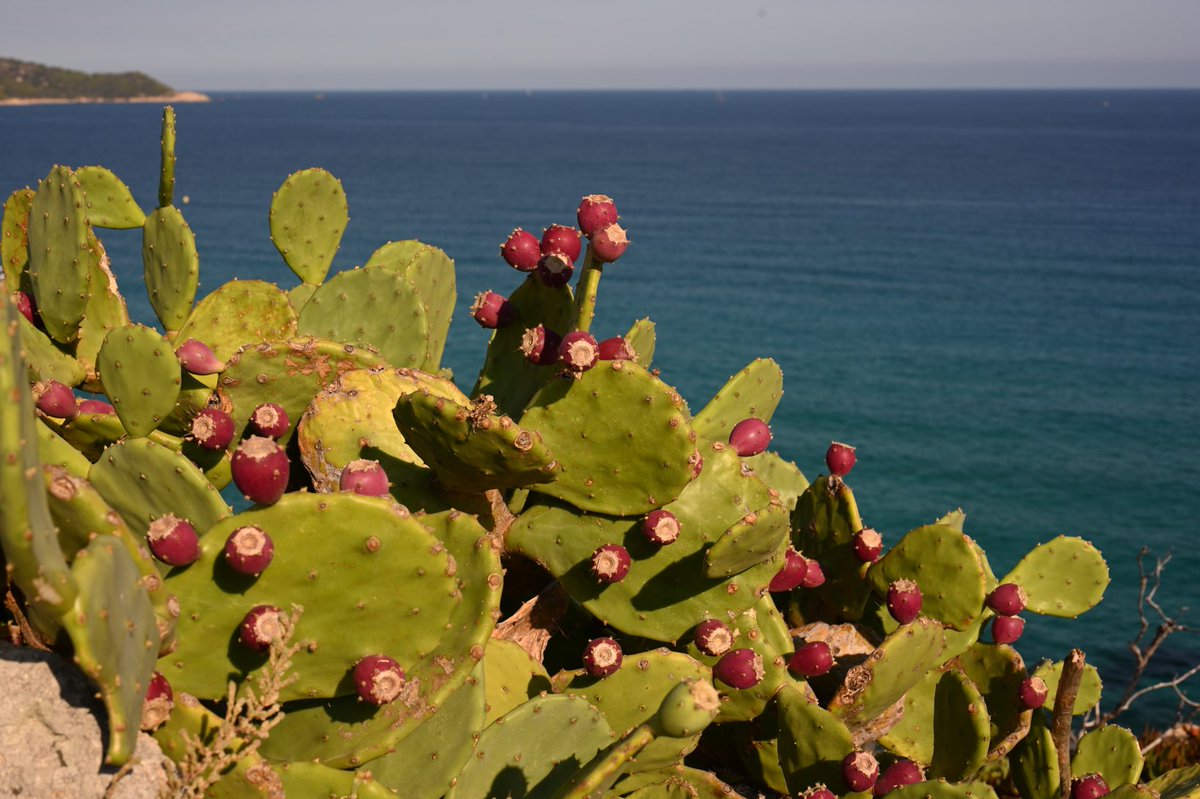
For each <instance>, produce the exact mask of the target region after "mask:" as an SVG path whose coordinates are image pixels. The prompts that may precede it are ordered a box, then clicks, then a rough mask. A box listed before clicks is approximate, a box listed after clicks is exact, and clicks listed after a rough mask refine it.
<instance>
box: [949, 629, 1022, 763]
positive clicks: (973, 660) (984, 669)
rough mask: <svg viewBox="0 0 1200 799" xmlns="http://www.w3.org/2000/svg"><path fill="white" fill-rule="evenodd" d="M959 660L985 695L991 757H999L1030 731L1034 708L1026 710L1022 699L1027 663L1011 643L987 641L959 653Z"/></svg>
mask: <svg viewBox="0 0 1200 799" xmlns="http://www.w3.org/2000/svg"><path fill="white" fill-rule="evenodd" d="M957 663H958V666H959V667H960V668H961V669H962V670H963V673H964V674H966V675H967V676H968V677H970V678H971V682H973V683H975V686H976V687H977V688H978V689H979V692H980V693H981V694H982V695H983V700H984V702H985V703H986V705H987V711H988V715H989V717H990V719H991V741H989V743H988V760H989V761H998V760H1000V759H1001V758H1003V757H1005V756H1006V755H1008V753H1009V752H1010V751H1011V750H1012V748H1013V747H1014V746H1016V744H1017V741H1019V740H1021V739H1022V738H1024V737H1025V734H1026V733H1028V732H1029V722H1030V718H1031V717H1032V716H1033V711H1032V710H1023V709H1022V708H1021V704H1020V701H1019V693H1020V689H1021V681H1022V680H1024V679H1025V676H1026V674H1025V663H1024V661H1023V660H1021V656H1020V655H1019V654H1017V650H1015V649H1013V648H1012V647H1011V646H1005V645H1004V644H984V643H975V644H973V645H972V646H971V647H969V648H968V649H967V650H966V651H964V652H963V653H961V654H960V655H958V660H957Z"/></svg>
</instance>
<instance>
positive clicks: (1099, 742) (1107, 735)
mask: <svg viewBox="0 0 1200 799" xmlns="http://www.w3.org/2000/svg"><path fill="white" fill-rule="evenodd" d="M1143 765H1144V758H1143V757H1142V748H1141V744H1139V743H1138V739H1137V736H1136V735H1134V734H1133V733H1132V732H1130V731H1129V730H1127V729H1125V728H1124V727H1118V726H1116V725H1115V724H1109V725H1105V726H1103V727H1097V728H1096V729H1094V730H1090V731H1089V732H1087V733H1085V734H1084V736H1083V737H1082V738H1080V739H1079V743H1078V744H1077V745H1076V747H1075V756H1074V757H1072V758H1071V776H1072V777H1082V776H1083V775H1084V774H1092V773H1096V774H1099V775H1100V776H1102V777H1104V781H1105V782H1106V783H1108V787H1109V788H1118V787H1120V786H1122V785H1128V784H1129V783H1133V782H1137V781H1138V777H1140V776H1141V774H1142V766H1143Z"/></svg>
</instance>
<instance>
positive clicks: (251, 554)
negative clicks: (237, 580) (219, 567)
mask: <svg viewBox="0 0 1200 799" xmlns="http://www.w3.org/2000/svg"><path fill="white" fill-rule="evenodd" d="M273 557H275V542H274V541H272V540H271V536H269V535H267V534H266V533H265V532H263V531H262V530H260V529H259V528H257V527H254V526H253V525H247V526H245V527H239V528H238V529H236V530H234V531H233V532H232V533H230V534H229V538H227V539H225V562H226V563H228V564H229V568H231V569H233V570H234V571H235V572H237V573H238V574H246V575H249V576H251V577H257V576H258V575H260V574H262V573H263V570H264V569H266V568H267V567H268V566H270V565H271V558H273Z"/></svg>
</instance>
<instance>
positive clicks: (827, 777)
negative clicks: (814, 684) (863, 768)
mask: <svg viewBox="0 0 1200 799" xmlns="http://www.w3.org/2000/svg"><path fill="white" fill-rule="evenodd" d="M775 704H776V706H777V708H778V712H779V765H780V766H781V767H782V768H783V777H784V779H785V780H786V781H787V787H788V791H789V792H790V793H793V794H795V795H797V796H799V795H800V794H801V793H803V792H804V791H806V790H808V789H809V788H811V787H812V786H814V785H816V784H817V783H824V784H825V785H827V786H829V788H830V790H832V791H833V792H834V793H837V794H840V793H843V792H844V791H843V788H844V787H845V783H844V780H843V779H842V760H843V759H844V758H845V757H846V755H848V754H850V753H851V752H853V751H854V741H853V739H852V738H851V737H850V730H848V729H846V725H845V724H843V723H842V722H841V721H840V720H839V719H838V718H837V717H836V716H834V715H833V714H832V713H830V712H829V711H828V710H825V709H824V708H822V707H821V706H820V705H818V704H817V703H815V702H811V701H810V700H809V698H808V696H806V695H805V693H804V691H803V690H801V689H800V688H799V687H797V686H794V685H785V686H784V687H783V688H782V689H780V691H779V694H778V695H777V696H776V697H775Z"/></svg>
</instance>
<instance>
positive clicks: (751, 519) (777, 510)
mask: <svg viewBox="0 0 1200 799" xmlns="http://www.w3.org/2000/svg"><path fill="white" fill-rule="evenodd" d="M788 522H789V519H788V512H787V510H786V509H785V508H784V507H783V505H782V504H780V503H778V502H772V503H771V504H770V505H768V506H767V507H766V508H764V509H763V510H761V511H759V512H757V513H751V514H747V515H746V516H744V517H742V518H741V519H739V520H738V521H736V522H734V523H733V524H732V525H730V527H729V529H728V530H726V531H725V532H724V533H722V534H721V537H720V538H718V539H717V541H716V543H715V544H713V545H712V546H711V547H709V549H708V551H707V552H705V553H704V574H705V576H706V577H710V578H722V577H732V576H733V575H735V574H740V573H742V572H744V571H746V569H749V568H750V567H752V566H756V565H758V564H759V563H762V562H763V561H765V560H768V559H775V560H776V561H777V562H779V563H782V562H783V561H782V558H783V553H784V551H785V550H786V548H787V544H788V535H789V533H791V529H792V528H791V526H790V525H789V523H788Z"/></svg>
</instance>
